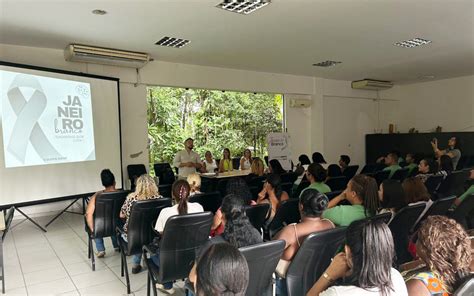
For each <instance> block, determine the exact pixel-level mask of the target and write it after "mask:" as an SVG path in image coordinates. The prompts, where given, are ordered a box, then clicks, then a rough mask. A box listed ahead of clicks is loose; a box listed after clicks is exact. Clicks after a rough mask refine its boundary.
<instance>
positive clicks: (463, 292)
mask: <svg viewBox="0 0 474 296" xmlns="http://www.w3.org/2000/svg"><path fill="white" fill-rule="evenodd" d="M472 295H474V276H472V275H471V277H470V278H469V279H468V280H466V281H465V282H464V283H462V284H461V286H460V287H459V288H458V289H457V290H456V291H455V292H454V296H472Z"/></svg>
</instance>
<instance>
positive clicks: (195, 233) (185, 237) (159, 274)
mask: <svg viewBox="0 0 474 296" xmlns="http://www.w3.org/2000/svg"><path fill="white" fill-rule="evenodd" d="M212 219H213V215H212V213H210V212H204V213H195V214H187V215H176V216H172V217H170V218H169V219H168V221H167V222H166V225H165V229H164V230H163V235H162V237H161V239H160V245H159V253H160V255H159V258H160V259H159V262H160V264H159V266H157V265H156V264H155V263H154V262H153V261H152V259H151V258H150V257H149V255H150V256H151V255H154V254H155V253H154V250H153V249H152V248H150V247H148V246H144V247H143V255H144V258H145V264H146V266H147V268H148V281H147V295H150V286H151V285H153V286H152V287H151V288H152V290H153V295H155V296H156V294H157V293H156V288H155V286H156V284H157V283H160V284H163V283H167V282H172V281H175V280H178V279H184V278H186V277H187V276H188V274H189V272H190V271H191V268H192V266H193V263H194V260H195V258H196V251H197V250H198V249H199V248H200V247H201V246H202V245H203V244H204V243H205V242H206V241H207V239H208V237H209V233H210V232H211V226H212ZM178 234H179V235H178Z"/></svg>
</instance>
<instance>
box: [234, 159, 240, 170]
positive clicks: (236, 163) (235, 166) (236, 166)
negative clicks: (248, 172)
mask: <svg viewBox="0 0 474 296" xmlns="http://www.w3.org/2000/svg"><path fill="white" fill-rule="evenodd" d="M232 168H233V169H234V170H238V169H239V168H240V157H233V158H232Z"/></svg>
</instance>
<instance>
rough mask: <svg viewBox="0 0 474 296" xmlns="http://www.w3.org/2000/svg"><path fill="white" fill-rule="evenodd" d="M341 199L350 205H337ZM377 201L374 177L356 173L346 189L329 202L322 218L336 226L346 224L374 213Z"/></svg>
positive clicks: (376, 208)
mask: <svg viewBox="0 0 474 296" xmlns="http://www.w3.org/2000/svg"><path fill="white" fill-rule="evenodd" d="M343 200H347V201H348V202H349V203H350V204H351V205H340V206H338V204H339V203H340V202H341V201H343ZM379 203H380V201H379V197H378V186H377V182H376V181H375V179H374V178H372V177H368V176H365V175H357V176H355V177H354V178H352V179H351V180H350V181H349V183H348V184H347V188H346V190H344V191H343V192H342V193H341V194H339V195H338V196H337V197H335V198H333V199H332V200H331V201H330V202H329V204H328V209H327V210H326V211H324V213H323V218H326V219H329V220H331V221H332V222H333V223H334V224H336V225H337V226H348V225H349V224H351V223H352V222H353V221H357V220H361V219H365V218H367V217H371V216H373V215H375V214H376V212H377V210H378V209H379Z"/></svg>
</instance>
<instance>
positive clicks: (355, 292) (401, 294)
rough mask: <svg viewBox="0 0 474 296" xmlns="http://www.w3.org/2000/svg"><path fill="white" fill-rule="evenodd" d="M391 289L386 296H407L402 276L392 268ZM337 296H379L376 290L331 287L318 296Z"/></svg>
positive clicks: (354, 287)
mask: <svg viewBox="0 0 474 296" xmlns="http://www.w3.org/2000/svg"><path fill="white" fill-rule="evenodd" d="M392 288H393V290H389V293H388V296H408V292H407V286H406V285H405V281H404V280H403V277H402V275H401V274H400V273H399V272H398V271H397V270H396V269H393V268H392ZM339 295H341V296H342V295H351V296H378V295H381V294H380V292H379V290H378V289H376V288H375V289H374V288H372V289H368V290H365V289H362V288H359V287H356V286H332V287H330V288H328V289H326V291H323V292H322V293H320V294H319V296H339Z"/></svg>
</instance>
